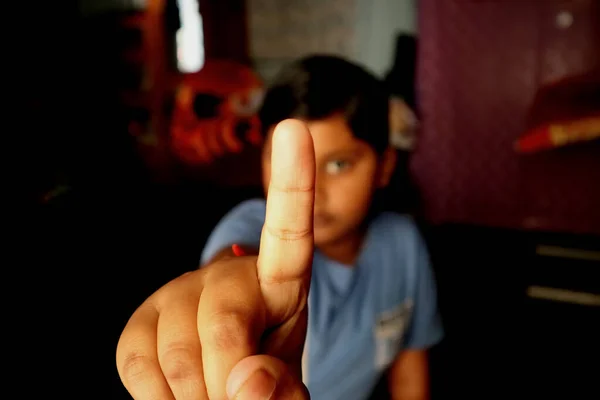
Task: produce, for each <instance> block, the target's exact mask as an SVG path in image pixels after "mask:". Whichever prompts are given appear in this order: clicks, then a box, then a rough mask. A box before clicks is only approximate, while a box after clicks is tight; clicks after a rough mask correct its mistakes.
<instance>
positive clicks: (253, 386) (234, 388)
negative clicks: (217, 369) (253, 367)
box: [227, 368, 277, 400]
mask: <svg viewBox="0 0 600 400" xmlns="http://www.w3.org/2000/svg"><path fill="white" fill-rule="evenodd" d="M276 387H277V381H276V380H275V378H273V376H271V374H269V373H268V372H267V371H265V370H264V369H262V368H261V369H259V370H257V371H255V372H254V373H252V375H250V377H249V378H248V379H247V380H245V381H242V382H235V381H234V382H231V383H230V384H229V385H227V395H228V396H229V398H230V399H232V400H269V399H271V397H272V396H273V393H275V388H276Z"/></svg>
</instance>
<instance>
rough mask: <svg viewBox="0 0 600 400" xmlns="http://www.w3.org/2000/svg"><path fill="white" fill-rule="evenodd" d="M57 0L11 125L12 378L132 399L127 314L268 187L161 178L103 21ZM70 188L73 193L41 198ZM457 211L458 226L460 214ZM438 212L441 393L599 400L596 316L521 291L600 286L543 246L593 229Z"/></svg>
mask: <svg viewBox="0 0 600 400" xmlns="http://www.w3.org/2000/svg"><path fill="white" fill-rule="evenodd" d="M48 3H50V2H45V3H43V4H40V5H37V6H36V7H35V12H33V13H32V12H31V10H22V13H25V12H27V15H28V16H29V15H33V19H32V20H28V21H30V22H28V24H30V25H31V26H33V27H34V29H32V30H31V31H28V32H27V33H26V34H24V35H21V36H18V37H13V38H12V40H14V41H15V42H16V44H17V46H16V47H17V48H18V50H17V54H18V55H19V57H18V59H19V60H21V61H20V62H19V65H18V70H19V71H18V74H17V77H18V79H19V80H20V81H22V82H25V89H23V90H20V91H19V94H18V95H17V96H16V101H15V102H14V104H15V105H16V106H17V113H16V114H14V116H16V117H17V118H18V123H19V126H20V127H21V129H20V135H21V137H24V138H26V142H27V145H26V146H24V147H23V148H25V149H26V151H24V152H23V154H22V155H21V154H19V157H20V159H19V161H18V164H17V165H18V168H16V169H15V170H16V171H18V174H19V176H18V181H19V182H20V183H18V189H19V193H24V197H22V204H25V205H26V214H25V216H24V218H23V224H22V227H24V228H25V229H24V232H25V237H24V239H25V241H24V245H23V250H22V251H21V252H20V253H21V255H20V260H22V261H23V268H22V269H21V270H19V271H18V272H19V275H21V274H20V273H22V277H20V278H19V279H20V282H24V283H25V285H23V286H21V285H19V287H22V289H20V295H19V297H17V299H16V300H15V303H14V304H17V305H18V306H17V307H16V308H17V313H18V318H16V319H15V324H16V326H15V328H14V333H16V336H18V337H19V338H21V339H24V342H25V344H23V345H22V349H23V351H24V352H25V354H26V356H20V357H19V358H18V359H19V361H18V362H17V363H16V366H15V369H16V370H17V371H23V372H21V374H23V373H26V374H32V375H33V377H34V378H33V379H30V380H29V381H28V386H22V387H21V390H24V391H25V393H23V394H21V395H18V397H24V398H28V397H29V395H28V394H29V393H32V392H37V391H38V390H39V391H40V392H41V393H43V395H44V396H47V397H50V396H57V397H60V398H96V397H98V398H110V399H120V398H127V396H126V393H125V391H124V389H123V388H122V386H121V384H120V382H119V380H118V376H117V374H116V368H115V366H114V353H115V348H116V343H117V340H118V335H119V333H120V332H121V330H122V328H123V327H124V325H125V323H126V321H127V318H128V317H129V316H130V315H131V313H132V312H133V310H134V309H135V308H136V307H137V306H138V305H139V304H140V303H141V302H142V301H143V300H144V299H145V298H146V297H147V296H148V295H149V294H151V293H152V292H153V291H154V290H156V289H157V288H158V287H160V286H161V285H162V284H164V283H165V282H167V281H168V280H170V279H171V278H173V277H175V276H178V275H180V274H181V273H183V272H185V271H188V270H190V269H192V268H195V267H196V265H197V261H198V257H199V254H200V251H201V249H202V246H203V242H204V240H205V239H206V237H207V235H208V234H209V232H210V231H211V229H212V227H213V226H214V224H216V222H217V221H218V219H219V218H220V217H221V216H222V215H223V213H225V212H226V211H227V210H229V209H230V208H231V207H232V206H233V205H235V204H236V203H238V202H239V201H240V200H242V199H245V198H248V197H252V196H256V195H259V194H260V190H259V188H258V187H256V186H248V187H235V188H227V187H221V186H219V185H217V184H208V183H202V184H198V183H197V182H190V181H187V180H183V179H182V180H180V181H170V182H157V181H156V180H155V179H153V175H152V173H151V171H149V169H148V168H147V167H146V165H145V163H144V161H143V159H142V157H141V156H140V155H139V154H138V152H136V149H135V147H134V144H133V141H132V140H131V138H130V136H129V135H128V133H127V122H128V118H129V114H128V113H127V110H126V109H125V107H123V105H122V104H121V103H120V102H119V101H118V96H117V87H118V83H116V82H117V81H118V80H117V79H115V76H116V74H117V72H115V71H114V68H115V67H114V65H113V64H111V59H110V57H107V56H106V55H107V54H109V52H110V48H103V47H102V46H101V45H94V46H91V45H90V43H99V42H101V40H100V41H99V38H102V37H104V36H103V35H104V31H103V30H102V29H103V28H102V26H104V25H102V24H100V27H97V28H95V27H92V25H90V21H89V20H86V19H84V18H83V17H81V16H80V15H79V14H78V12H77V7H76V3H75V2H67V1H65V2H52V4H48ZM213 4H215V3H214V2H213ZM219 4H221V3H219ZM221 7H224V6H221ZM226 11H227V10H226V9H225V10H224V11H223V10H222V11H221V12H222V13H225V14H226ZM238 11H239V9H238ZM23 15H24V14H23ZM28 18H29V17H28ZM236 26H237V25H236ZM91 27H92V28H91ZM215 29H216V28H215ZM208 46H209V47H208V48H210V46H211V45H210V44H209V45H208ZM243 47H244V46H241V47H240V48H242V49H243ZM215 48H219V49H223V48H231V46H230V47H215ZM215 51H216V50H215ZM220 51H222V50H220ZM238 53H240V52H238ZM241 53H243V51H241ZM227 56H228V55H227V54H225V55H219V57H227ZM111 71H112V72H111ZM11 117H12V116H11ZM23 128H24V129H23ZM586 151H587V150H586ZM595 151H597V146H596V148H595ZM446 156H447V159H448V160H450V161H449V162H451V159H452V157H451V155H450V153H446ZM585 157H587V156H585ZM421 160H422V159H421ZM421 162H422V161H421ZM534 168H536V167H534ZM460 170H462V169H459V171H460ZM527 171H529V170H526V171H525V172H524V174H525V175H527V173H528V172H527ZM519 176H522V175H519ZM463 178H464V176H463ZM440 179H442V178H440ZM442 180H443V179H442ZM61 182H64V183H65V184H68V186H69V187H70V190H69V191H68V192H66V193H65V194H64V195H62V196H59V197H58V198H56V199H55V200H52V201H48V202H40V201H39V199H40V198H41V197H43V194H44V193H46V192H47V190H48V188H50V187H52V186H54V185H56V184H57V183H61ZM438 182H439V181H438ZM433 187H435V185H434V186H433ZM581 190H584V189H581ZM596 192H597V187H596ZM444 193H446V194H447V192H444ZM581 193H584V191H582V192H581ZM442 197H443V196H442ZM535 198H538V197H537V196H536V197H535ZM19 199H21V197H19ZM469 199H470V200H472V198H470V197H468V196H467V200H469ZM467 203H468V201H467ZM444 204H448V203H444ZM449 204H450V211H449V213H450V214H451V215H452V216H453V217H456V216H457V215H458V216H459V217H460V216H461V215H462V214H461V213H462V212H463V210H460V211H457V210H458V208H456V207H457V206H456V204H455V203H452V202H451V203H449ZM586 204H587V203H586ZM453 207H454V208H453ZM440 209H442V208H441V206H440V207H438V208H436V209H435V210H436V212H434V216H436V217H437V218H436V220H435V221H432V220H429V219H427V218H426V217H425V218H423V232H424V233H425V236H426V238H427V240H428V243H429V245H430V251H431V254H432V259H433V262H434V267H435V269H436V273H437V279H438V285H439V298H440V307H441V311H442V315H443V319H444V323H445V326H446V329H447V338H446V339H445V340H444V342H443V343H442V344H441V345H440V346H439V347H438V348H437V349H434V351H433V354H432V368H433V388H434V396H435V398H444V399H445V398H450V397H456V396H458V397H460V398H482V397H483V398H485V397H491V396H494V395H496V394H498V395H510V396H519V395H525V394H527V395H532V396H535V397H536V398H541V397H544V396H547V397H557V396H558V395H559V394H565V393H568V394H569V395H568V398H573V399H579V398H597V397H598V394H599V392H598V386H597V385H595V384H594V383H595V381H594V377H597V376H598V372H599V370H598V365H599V364H598V361H599V355H600V352H599V347H600V346H599V343H598V338H599V337H600V331H599V328H598V324H597V321H598V314H599V313H598V308H594V307H585V306H578V305H572V304H562V303H556V302H547V301H541V300H533V299H530V298H528V297H527V296H526V288H527V287H528V286H530V285H532V284H535V285H548V286H555V287H564V288H568V289H571V290H582V291H583V290H585V291H591V292H594V293H598V292H600V290H599V284H598V282H600V281H599V279H598V278H599V273H598V271H600V270H599V269H598V262H597V261H595V262H593V261H578V260H572V259H562V258H560V259H556V258H548V257H542V256H540V255H539V254H537V253H536V248H537V246H538V245H540V244H544V245H557V246H562V247H575V248H582V249H589V250H596V251H598V250H600V240H599V238H598V236H597V234H594V233H593V232H571V231H569V230H560V229H556V230H547V229H535V230H532V229H525V228H524V227H523V226H515V225H513V226H506V225H507V224H494V223H493V222H494V221H495V220H494V218H490V219H486V221H485V222H486V223H481V224H478V223H477V221H476V218H472V219H469V218H465V219H464V220H460V218H449V219H446V220H444V218H440V215H441V214H440V213H439V212H438V211H439V210H440ZM551 209H552V212H553V213H560V212H559V211H557V209H556V208H552V207H551ZM476 211H477V212H479V211H480V210H476ZM577 215H579V214H577ZM495 217H497V215H496V216H495ZM457 219H458V221H457ZM496 220H497V219H496ZM490 221H492V223H489V222H490ZM561 221H562V220H561ZM495 225H496V226H495ZM497 225H503V226H501V227H500V226H497ZM508 225H510V224H508ZM597 232H598V231H596V233H597ZM31 371H33V372H31ZM28 376H29V375H28ZM596 380H597V379H596Z"/></svg>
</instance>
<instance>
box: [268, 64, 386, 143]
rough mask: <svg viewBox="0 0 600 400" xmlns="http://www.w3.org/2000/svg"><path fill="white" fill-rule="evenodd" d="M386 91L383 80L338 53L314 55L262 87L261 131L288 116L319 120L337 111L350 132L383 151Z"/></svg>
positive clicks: (290, 65) (284, 71)
mask: <svg viewBox="0 0 600 400" xmlns="http://www.w3.org/2000/svg"><path fill="white" fill-rule="evenodd" d="M388 106H389V105H388V94H387V92H386V90H385V87H384V85H383V83H382V82H381V81H380V80H379V79H377V78H376V77H375V76H373V75H372V74H371V73H369V72H367V71H366V70H365V69H363V68H362V67H360V66H358V65H356V64H353V63H351V62H349V61H346V60H344V59H342V58H339V57H335V56H328V55H313V56H309V57H306V58H302V59H300V60H297V61H295V62H292V63H291V64H288V65H287V66H285V67H284V68H283V69H282V70H281V71H280V73H279V74H278V75H277V77H276V78H275V80H274V82H273V84H272V85H271V87H270V88H269V90H268V91H267V93H266V96H265V99H264V102H263V105H262V107H261V109H260V111H259V117H260V120H261V123H262V127H263V134H264V133H266V132H267V131H268V130H269V129H270V128H271V127H272V126H273V125H275V124H277V123H279V122H280V121H283V120H284V119H287V118H299V119H305V120H319V119H324V118H327V117H330V116H332V115H334V114H337V113H340V114H342V115H343V116H344V117H345V119H346V121H347V123H348V125H349V127H350V129H351V131H352V133H353V134H354V136H355V137H356V138H358V139H360V140H363V141H365V142H366V143H368V144H369V145H371V147H373V149H374V150H375V151H376V152H377V153H378V154H382V153H383V152H384V151H385V149H386V148H387V147H388V144H389V116H388Z"/></svg>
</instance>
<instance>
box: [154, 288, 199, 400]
mask: <svg viewBox="0 0 600 400" xmlns="http://www.w3.org/2000/svg"><path fill="white" fill-rule="evenodd" d="M198 298H199V296H187V297H182V298H178V299H177V301H176V302H171V303H167V304H164V305H162V306H161V309H162V310H163V312H162V313H161V314H160V317H159V318H158V330H157V332H158V345H157V350H158V360H159V363H160V366H161V369H162V372H163V375H164V377H165V379H166V380H167V383H168V384H169V386H170V388H171V392H172V393H173V395H174V397H175V399H176V400H206V399H207V398H208V397H207V395H206V387H205V385H204V377H203V370H202V348H201V346H200V337H199V336H198V328H197V323H196V318H197V313H198Z"/></svg>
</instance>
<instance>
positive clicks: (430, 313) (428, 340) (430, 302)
mask: <svg viewBox="0 0 600 400" xmlns="http://www.w3.org/2000/svg"><path fill="white" fill-rule="evenodd" d="M416 232H417V240H416V246H415V247H416V248H415V252H414V258H413V260H414V261H413V267H414V274H413V276H414V282H415V283H414V288H413V296H412V298H413V311H412V317H411V322H410V325H409V327H408V330H407V334H406V336H405V341H404V348H405V349H413V350H421V349H422V350H424V349H427V348H429V347H432V346H433V345H435V344H437V343H438V342H439V341H440V340H442V338H443V336H444V329H443V326H442V321H441V317H440V314H439V310H438V307H437V292H436V283H435V277H434V274H433V269H432V268H431V263H430V261H429V255H428V253H427V247H426V245H425V242H424V241H423V239H422V238H421V236H420V235H419V234H418V231H416Z"/></svg>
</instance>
